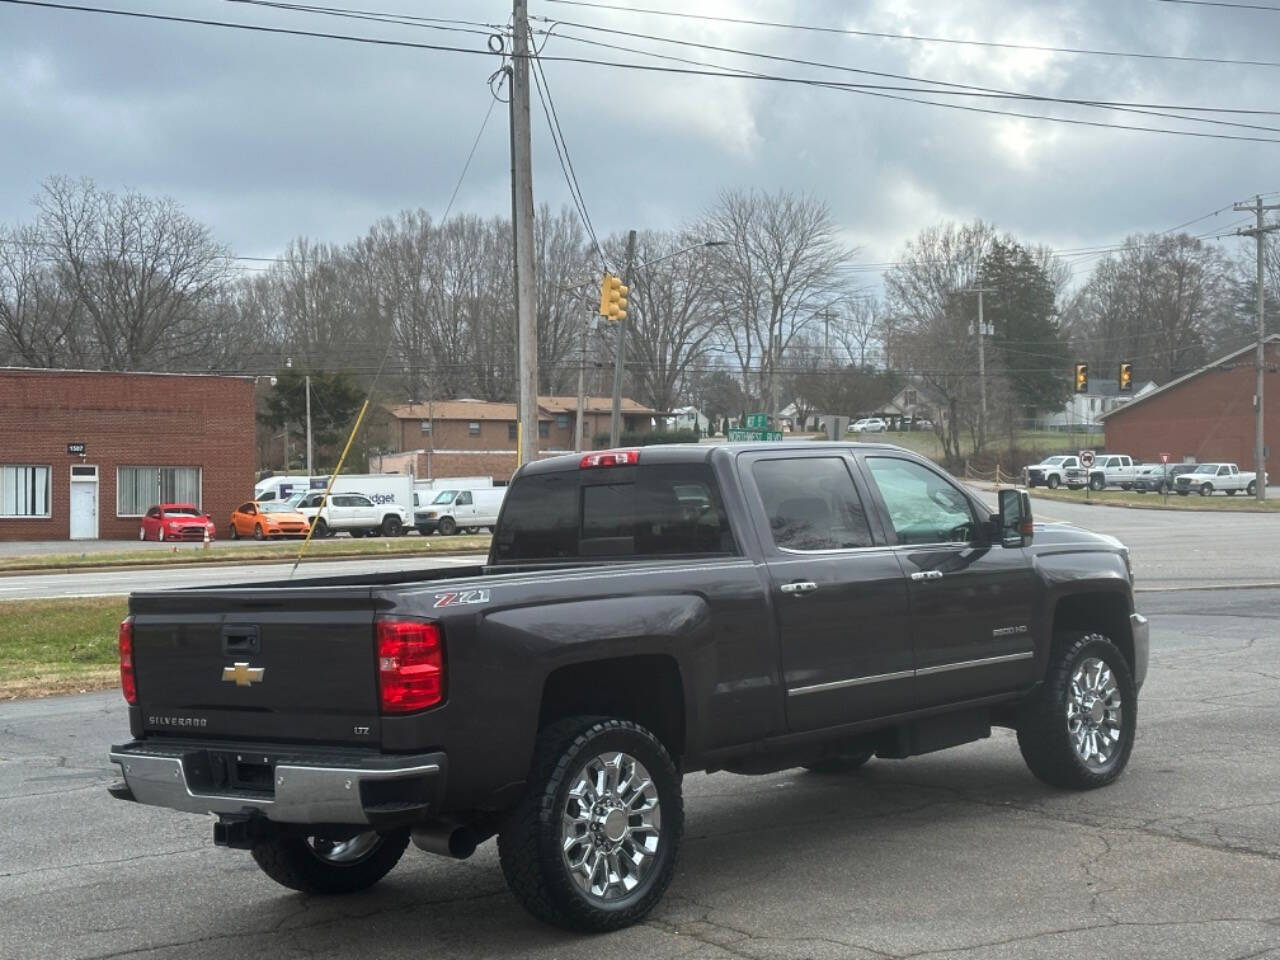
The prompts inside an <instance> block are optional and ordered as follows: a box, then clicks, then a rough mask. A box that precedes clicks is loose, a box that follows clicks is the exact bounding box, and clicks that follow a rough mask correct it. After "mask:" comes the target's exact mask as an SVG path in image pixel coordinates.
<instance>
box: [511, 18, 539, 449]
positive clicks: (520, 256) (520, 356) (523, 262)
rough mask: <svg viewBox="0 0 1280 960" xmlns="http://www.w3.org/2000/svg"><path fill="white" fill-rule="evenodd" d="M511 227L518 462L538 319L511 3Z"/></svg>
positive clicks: (534, 426)
mask: <svg viewBox="0 0 1280 960" xmlns="http://www.w3.org/2000/svg"><path fill="white" fill-rule="evenodd" d="M511 16H512V42H511V60H512V63H511V223H512V227H513V229H514V232H515V294H516V361H517V362H516V370H517V371H518V381H519V392H518V394H517V397H518V399H517V408H518V411H519V417H520V431H519V433H520V449H519V453H518V459H519V461H520V463H522V464H523V463H528V462H530V461H531V460H536V459H537V456H538V326H537V324H538V321H537V316H538V315H537V312H536V309H535V307H536V305H535V303H534V290H535V288H534V275H533V148H532V145H531V143H530V132H529V56H530V54H529V2H528V0H513V2H512V11H511Z"/></svg>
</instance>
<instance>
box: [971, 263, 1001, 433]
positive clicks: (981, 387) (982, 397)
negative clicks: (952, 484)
mask: <svg viewBox="0 0 1280 960" xmlns="http://www.w3.org/2000/svg"><path fill="white" fill-rule="evenodd" d="M995 292H996V291H995V288H994V287H969V288H968V289H967V290H965V293H976V294H977V295H978V404H979V406H978V446H982V444H983V443H985V442H986V438H987V349H986V345H985V344H984V342H983V341H984V338H985V337H987V336H989V335H990V334H991V332H992V331H991V330H989V329H988V328H987V325H986V323H984V322H983V319H982V295H983V294H984V293H995ZM969 332H970V333H972V332H973V327H970V328H969Z"/></svg>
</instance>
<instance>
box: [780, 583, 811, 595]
mask: <svg viewBox="0 0 1280 960" xmlns="http://www.w3.org/2000/svg"><path fill="white" fill-rule="evenodd" d="M817 589H818V585H817V584H816V583H814V582H813V581H812V580H796V581H793V582H792V583H784V584H783V585H782V592H783V593H790V594H792V595H794V596H802V595H804V594H806V593H813V592H814V591H815V590H817Z"/></svg>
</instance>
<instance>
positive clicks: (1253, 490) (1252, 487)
mask: <svg viewBox="0 0 1280 960" xmlns="http://www.w3.org/2000/svg"><path fill="white" fill-rule="evenodd" d="M1244 492H1245V493H1247V494H1248V495H1249V496H1251V497H1254V496H1257V495H1258V481H1257V480H1250V481H1249V486H1248V487H1246V488H1245V491H1244Z"/></svg>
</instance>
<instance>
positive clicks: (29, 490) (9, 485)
mask: <svg viewBox="0 0 1280 960" xmlns="http://www.w3.org/2000/svg"><path fill="white" fill-rule="evenodd" d="M47 516H49V468H48V467H28V466H9V465H7V464H3V465H0V517H47Z"/></svg>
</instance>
